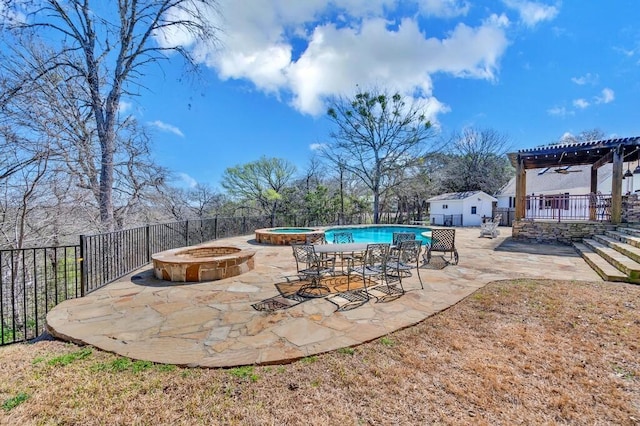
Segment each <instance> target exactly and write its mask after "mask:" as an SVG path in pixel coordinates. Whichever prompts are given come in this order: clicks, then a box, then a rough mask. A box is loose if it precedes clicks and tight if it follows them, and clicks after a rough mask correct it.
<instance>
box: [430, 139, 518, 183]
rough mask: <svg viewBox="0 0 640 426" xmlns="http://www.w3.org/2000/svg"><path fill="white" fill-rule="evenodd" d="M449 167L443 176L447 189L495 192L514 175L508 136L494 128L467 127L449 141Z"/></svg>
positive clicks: (445, 158) (441, 176) (447, 166)
mask: <svg viewBox="0 0 640 426" xmlns="http://www.w3.org/2000/svg"><path fill="white" fill-rule="evenodd" d="M446 144H447V153H448V156H446V157H444V160H445V161H446V166H445V168H444V170H442V172H441V175H440V180H441V183H440V184H441V188H442V189H443V190H445V191H446V192H460V191H477V190H479V191H484V192H487V193H489V194H493V193H495V192H496V191H498V190H499V189H500V188H501V187H502V186H503V185H504V184H505V183H506V182H508V181H509V179H510V178H511V177H512V176H513V175H514V173H515V171H514V170H513V167H511V165H510V163H509V161H508V160H507V157H506V153H507V151H508V150H509V138H508V136H506V135H504V134H502V133H499V132H498V131H496V130H494V129H476V128H472V127H468V128H465V129H464V130H462V131H461V132H454V133H453V134H452V135H451V136H450V137H449V139H448V141H447V143H446Z"/></svg>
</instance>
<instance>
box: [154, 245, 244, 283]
mask: <svg viewBox="0 0 640 426" xmlns="http://www.w3.org/2000/svg"><path fill="white" fill-rule="evenodd" d="M255 254H256V252H255V251H252V250H241V249H239V248H238V247H230V246H216V245H213V244H200V245H197V246H190V247H181V248H177V249H172V250H166V251H162V252H159V253H156V254H154V255H152V256H151V258H152V259H153V270H154V273H155V276H156V278H158V279H160V280H165V281H178V282H187V281H188V282H200V281H214V280H221V279H223V278H229V277H233V276H236V275H240V274H242V273H244V272H247V271H250V270H252V269H253V267H254V261H253V257H254V255H255Z"/></svg>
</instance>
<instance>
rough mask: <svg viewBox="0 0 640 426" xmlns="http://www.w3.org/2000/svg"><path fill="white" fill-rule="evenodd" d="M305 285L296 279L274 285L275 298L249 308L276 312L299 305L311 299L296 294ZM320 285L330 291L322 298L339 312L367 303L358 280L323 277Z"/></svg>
mask: <svg viewBox="0 0 640 426" xmlns="http://www.w3.org/2000/svg"><path fill="white" fill-rule="evenodd" d="M306 284H309V281H307V280H298V279H295V280H288V281H285V282H281V283H277V284H275V286H276V289H277V290H278V293H279V294H278V295H277V296H274V297H270V298H268V299H264V300H261V301H260V302H257V303H254V304H253V305H251V306H252V307H253V308H254V309H255V310H257V311H278V310H282V309H288V308H291V307H293V306H296V305H299V304H300V303H303V302H306V301H307V300H310V299H312V298H310V297H303V296H300V295H299V294H298V290H300V288H301V287H302V286H304V285H306ZM321 284H322V285H325V286H327V287H328V288H329V290H330V293H329V294H328V295H326V296H324V298H325V299H327V300H328V301H329V302H331V303H333V304H334V305H336V306H337V308H338V309H337V310H339V311H340V310H350V309H355V308H357V307H358V306H361V305H363V304H364V303H366V302H367V301H368V299H367V298H366V294H365V292H364V285H363V281H362V279H360V278H351V279H350V280H349V282H347V277H346V276H336V277H323V278H322V281H321Z"/></svg>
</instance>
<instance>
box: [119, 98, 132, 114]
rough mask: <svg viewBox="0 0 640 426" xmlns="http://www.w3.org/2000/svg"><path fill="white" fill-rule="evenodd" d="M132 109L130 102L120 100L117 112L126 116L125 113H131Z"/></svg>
mask: <svg viewBox="0 0 640 426" xmlns="http://www.w3.org/2000/svg"><path fill="white" fill-rule="evenodd" d="M132 107H133V104H132V103H131V102H127V101H122V100H121V101H120V103H119V104H118V112H119V113H120V114H126V113H127V112H129V111H131V108H132Z"/></svg>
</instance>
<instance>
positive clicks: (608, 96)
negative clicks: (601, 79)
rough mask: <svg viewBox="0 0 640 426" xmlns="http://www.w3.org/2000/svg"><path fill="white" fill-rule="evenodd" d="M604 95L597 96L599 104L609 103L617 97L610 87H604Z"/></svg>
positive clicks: (596, 100) (596, 99)
mask: <svg viewBox="0 0 640 426" xmlns="http://www.w3.org/2000/svg"><path fill="white" fill-rule="evenodd" d="M601 93H602V96H596V97H595V102H596V103H598V104H608V103H610V102H613V100H614V99H615V93H614V92H613V90H611V89H609V88H608V87H606V88H604V89H602V92H601Z"/></svg>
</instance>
